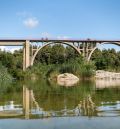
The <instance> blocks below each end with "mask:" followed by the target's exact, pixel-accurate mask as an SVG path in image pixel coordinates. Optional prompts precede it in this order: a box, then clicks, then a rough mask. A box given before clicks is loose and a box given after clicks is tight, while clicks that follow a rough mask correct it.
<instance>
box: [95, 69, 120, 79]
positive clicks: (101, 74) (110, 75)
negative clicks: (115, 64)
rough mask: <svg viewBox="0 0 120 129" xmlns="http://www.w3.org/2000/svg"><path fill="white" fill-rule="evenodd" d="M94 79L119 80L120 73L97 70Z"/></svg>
mask: <svg viewBox="0 0 120 129" xmlns="http://www.w3.org/2000/svg"><path fill="white" fill-rule="evenodd" d="M95 78H96V79H120V73H116V72H108V71H104V70H97V71H96V75H95Z"/></svg>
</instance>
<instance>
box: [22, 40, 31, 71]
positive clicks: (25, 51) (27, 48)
mask: <svg viewBox="0 0 120 129" xmlns="http://www.w3.org/2000/svg"><path fill="white" fill-rule="evenodd" d="M29 66H30V43H29V41H28V40H26V42H25V44H24V46H23V70H24V71H25V70H26V68H28V67H29Z"/></svg>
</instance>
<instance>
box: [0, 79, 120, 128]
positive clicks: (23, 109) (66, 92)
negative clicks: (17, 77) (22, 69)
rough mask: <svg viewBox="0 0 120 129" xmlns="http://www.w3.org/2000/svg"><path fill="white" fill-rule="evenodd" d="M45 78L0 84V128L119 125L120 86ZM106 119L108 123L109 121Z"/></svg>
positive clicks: (104, 126) (119, 126) (111, 126)
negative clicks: (56, 81)
mask: <svg viewBox="0 0 120 129" xmlns="http://www.w3.org/2000/svg"><path fill="white" fill-rule="evenodd" d="M101 84H102V85H101V87H100V81H99V85H98V82H90V81H85V82H80V83H79V84H76V86H74V87H63V86H58V85H56V84H54V83H50V82H48V81H45V80H38V81H34V82H27V83H26V82H24V83H23V82H22V83H20V82H18V83H14V84H12V85H6V86H4V87H3V86H2V85H1V86H0V88H1V90H0V129H8V128H9V129H61V128H62V129H66V128H68V129H79V128H81V129H93V128H95V129H101V128H105V129H107V128H108V129H114V128H115V129H118V128H120V122H119V120H120V86H119V85H116V86H115V85H114V86H113V85H111V84H110V85H109V86H108V83H107V87H106V84H105V83H104V84H105V85H104V86H103V82H102V83H101ZM108 123H109V124H108Z"/></svg>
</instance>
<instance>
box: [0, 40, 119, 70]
mask: <svg viewBox="0 0 120 129" xmlns="http://www.w3.org/2000/svg"><path fill="white" fill-rule="evenodd" d="M51 44H65V45H68V46H70V47H72V48H73V49H74V50H75V51H77V52H78V54H81V55H82V56H83V57H84V58H85V59H86V60H87V61H89V60H90V58H91V56H92V54H93V53H94V51H95V50H96V49H97V48H98V46H99V45H101V44H115V45H118V46H120V40H92V39H86V40H73V39H64V40H63V39H47V38H45V39H43V38H42V39H0V46H23V70H26V69H27V68H28V67H29V66H32V65H33V64H34V60H35V57H36V55H37V54H38V52H39V51H40V50H41V49H43V48H44V47H46V46H48V45H51ZM34 46H37V47H34Z"/></svg>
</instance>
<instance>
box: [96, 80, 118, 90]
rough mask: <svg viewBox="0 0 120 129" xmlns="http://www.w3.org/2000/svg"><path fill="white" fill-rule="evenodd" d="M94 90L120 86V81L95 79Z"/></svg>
mask: <svg viewBox="0 0 120 129" xmlns="http://www.w3.org/2000/svg"><path fill="white" fill-rule="evenodd" d="M95 83H96V88H107V87H108V88H109V87H116V86H120V79H97V80H96V82H95Z"/></svg>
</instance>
